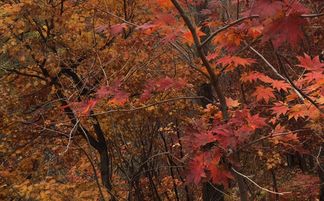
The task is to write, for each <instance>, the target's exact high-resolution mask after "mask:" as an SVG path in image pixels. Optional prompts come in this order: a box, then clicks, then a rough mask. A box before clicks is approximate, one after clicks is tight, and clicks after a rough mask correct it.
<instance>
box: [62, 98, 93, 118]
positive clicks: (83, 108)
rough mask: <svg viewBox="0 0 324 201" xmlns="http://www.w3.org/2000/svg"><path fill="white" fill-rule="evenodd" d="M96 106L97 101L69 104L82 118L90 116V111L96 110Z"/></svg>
mask: <svg viewBox="0 0 324 201" xmlns="http://www.w3.org/2000/svg"><path fill="white" fill-rule="evenodd" d="M96 104H97V100H96V99H90V100H88V101H85V102H72V103H70V104H69V106H71V107H72V108H73V109H74V110H75V112H76V113H77V114H79V115H81V116H88V115H89V114H90V111H91V110H92V109H93V108H94V106H95V105H96ZM65 107H68V106H65Z"/></svg>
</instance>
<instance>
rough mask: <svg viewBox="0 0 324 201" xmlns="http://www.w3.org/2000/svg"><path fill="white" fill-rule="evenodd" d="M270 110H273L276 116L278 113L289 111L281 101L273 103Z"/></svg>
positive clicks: (278, 115) (282, 113)
mask: <svg viewBox="0 0 324 201" xmlns="http://www.w3.org/2000/svg"><path fill="white" fill-rule="evenodd" d="M271 110H272V111H273V114H275V115H276V117H277V118H279V117H280V115H285V114H286V113H287V112H288V111H289V107H288V105H287V104H285V103H283V102H278V103H275V104H274V106H273V107H272V108H271Z"/></svg>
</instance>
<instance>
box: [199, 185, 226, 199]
mask: <svg viewBox="0 0 324 201" xmlns="http://www.w3.org/2000/svg"><path fill="white" fill-rule="evenodd" d="M223 191H224V187H223V185H214V184H212V183H211V182H204V183H203V201H224V193H223Z"/></svg>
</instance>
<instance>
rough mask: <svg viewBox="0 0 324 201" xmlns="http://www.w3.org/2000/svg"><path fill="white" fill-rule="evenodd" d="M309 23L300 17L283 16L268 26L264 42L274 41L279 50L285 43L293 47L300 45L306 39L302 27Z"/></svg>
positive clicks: (264, 33) (265, 30)
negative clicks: (300, 41)
mask: <svg viewBox="0 0 324 201" xmlns="http://www.w3.org/2000/svg"><path fill="white" fill-rule="evenodd" d="M306 23H307V21H306V20H305V19H304V18H301V17H300V15H289V16H283V17H281V18H278V19H276V20H274V21H273V22H271V23H269V24H267V25H266V26H265V28H264V32H263V38H262V42H263V43H264V42H266V41H268V40H272V42H273V45H274V47H276V48H278V47H279V46H281V45H282V44H283V43H284V42H288V43H289V44H290V45H291V46H293V47H295V46H296V45H298V42H299V40H300V39H302V38H303V37H304V32H303V30H302V27H303V26H304V25H305V24H306Z"/></svg>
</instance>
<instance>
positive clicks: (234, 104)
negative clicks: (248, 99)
mask: <svg viewBox="0 0 324 201" xmlns="http://www.w3.org/2000/svg"><path fill="white" fill-rule="evenodd" d="M226 104H227V106H228V107H229V108H236V107H238V106H240V102H239V101H238V100H233V99H232V98H231V97H230V98H226Z"/></svg>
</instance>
